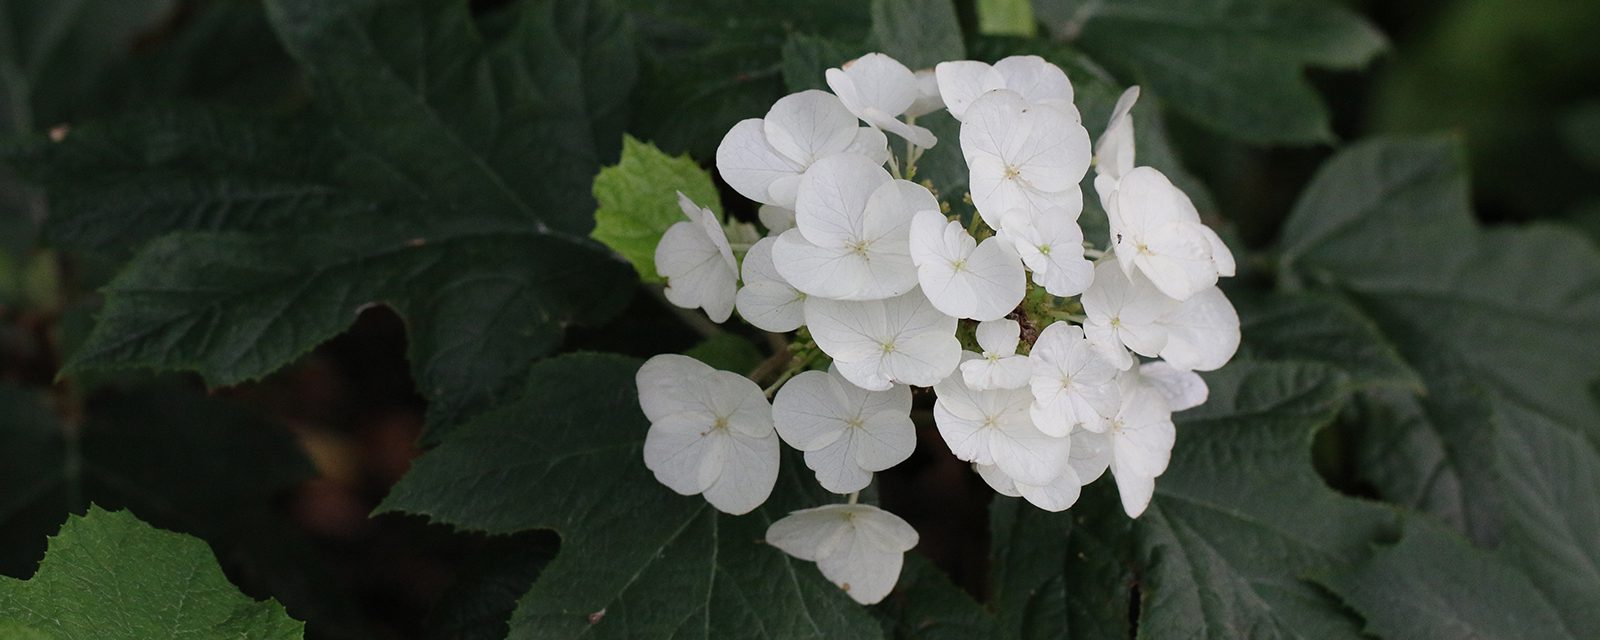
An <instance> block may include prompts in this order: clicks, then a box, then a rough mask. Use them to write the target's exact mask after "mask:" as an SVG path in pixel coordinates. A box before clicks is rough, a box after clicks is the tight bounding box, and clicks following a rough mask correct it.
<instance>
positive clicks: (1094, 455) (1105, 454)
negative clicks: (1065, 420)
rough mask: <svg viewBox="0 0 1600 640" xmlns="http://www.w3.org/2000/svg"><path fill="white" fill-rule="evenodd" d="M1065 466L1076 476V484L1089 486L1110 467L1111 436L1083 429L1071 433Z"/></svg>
mask: <svg viewBox="0 0 1600 640" xmlns="http://www.w3.org/2000/svg"><path fill="white" fill-rule="evenodd" d="M1067 464H1069V465H1071V466H1072V471H1073V473H1074V474H1076V475H1077V476H1078V482H1080V483H1082V484H1089V483H1091V482H1094V481H1095V479H1097V478H1099V477H1100V475H1101V474H1103V473H1105V472H1106V469H1107V468H1110V466H1111V436H1109V435H1107V434H1104V433H1095V432H1093V431H1088V430H1085V429H1078V430H1075V431H1073V432H1072V453H1071V455H1070V456H1069V457H1068V460H1067Z"/></svg>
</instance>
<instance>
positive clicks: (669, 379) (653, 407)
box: [636, 354, 778, 515]
mask: <svg viewBox="0 0 1600 640" xmlns="http://www.w3.org/2000/svg"><path fill="white" fill-rule="evenodd" d="M636 382H637V383H638V386H639V406H640V408H642V409H643V410H644V414H645V417H647V418H649V419H650V431H649V433H647V434H645V439H644V465H645V467H646V468H648V469H650V471H652V472H654V473H655V476H656V480H659V481H660V482H661V484H664V485H667V487H668V488H670V489H672V490H673V491H676V492H678V493H680V494H683V495H686V496H690V495H695V494H704V495H705V498H706V501H707V502H710V503H711V506H713V507H716V508H717V509H718V510H719V511H722V512H725V513H731V514H735V515H737V514H742V513H749V512H750V510H752V509H755V508H756V507H758V506H761V503H763V502H766V500H767V496H768V495H770V494H771V493H772V486H773V484H775V483H776V482H777V480H778V436H777V433H776V432H774V431H773V427H772V407H771V406H770V405H768V404H767V396H766V394H764V393H762V392H761V387H758V386H756V384H755V383H754V382H751V381H750V380H749V379H748V378H745V377H744V376H741V375H738V374H735V373H730V372H727V371H718V370H716V369H712V368H711V367H708V366H706V365H705V364H704V363H702V362H700V361H699V360H695V359H694V358H690V357H687V356H681V355H675V354H663V355H658V356H655V357H653V358H651V359H649V360H647V361H646V362H645V363H644V366H642V367H640V368H639V373H638V374H637V376H636Z"/></svg>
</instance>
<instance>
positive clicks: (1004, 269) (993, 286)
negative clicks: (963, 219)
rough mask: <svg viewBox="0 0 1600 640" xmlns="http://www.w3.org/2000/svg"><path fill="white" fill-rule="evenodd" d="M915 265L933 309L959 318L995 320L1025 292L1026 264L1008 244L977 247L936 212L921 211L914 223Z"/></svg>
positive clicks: (989, 241)
mask: <svg viewBox="0 0 1600 640" xmlns="http://www.w3.org/2000/svg"><path fill="white" fill-rule="evenodd" d="M911 261H912V262H913V263H915V264H916V265H917V281H918V282H920V283H921V284H922V291H923V293H925V294H927V296H928V299H929V300H931V301H933V306H934V307H937V308H938V309H939V311H941V312H944V313H946V314H949V315H952V316H955V317H957V318H972V319H974V320H997V319H999V318H1001V317H1004V316H1005V315H1006V314H1007V313H1010V312H1011V310H1012V309H1015V308H1016V306H1017V303H1019V302H1022V296H1023V294H1024V293H1026V292H1027V287H1028V280H1027V274H1025V273H1024V272H1023V270H1022V261H1021V260H1020V259H1018V258H1017V256H1016V254H1015V253H1012V252H1011V250H1010V248H1009V247H1007V246H1006V244H1005V242H1004V241H1002V240H1000V239H999V238H988V239H986V240H984V241H983V242H982V243H979V242H978V241H976V240H973V239H972V236H971V235H969V234H968V233H967V232H966V230H965V229H962V228H961V223H960V222H955V221H951V220H946V219H945V217H944V215H942V214H940V213H939V212H937V211H923V212H921V213H918V214H917V217H916V218H914V219H913V220H912V221H911Z"/></svg>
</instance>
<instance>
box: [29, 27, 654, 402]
mask: <svg viewBox="0 0 1600 640" xmlns="http://www.w3.org/2000/svg"><path fill="white" fill-rule="evenodd" d="M268 8H269V10H270V11H269V13H270V15H271V17H272V19H273V24H274V26H275V28H276V29H277V31H278V33H279V35H280V36H281V37H282V39H283V40H284V42H285V44H286V45H287V46H288V48H289V50H290V52H291V53H292V54H293V55H294V57H295V58H296V59H297V60H298V61H299V62H300V63H301V65H302V66H303V67H304V68H305V70H306V72H307V73H308V75H309V76H310V77H311V79H312V84H313V89H314V91H315V93H316V95H315V100H314V101H313V104H314V105H315V106H317V107H319V108H320V110H321V111H322V112H323V114H324V117H323V118H321V119H314V120H309V121H307V122H304V123H287V124H282V125H280V124H278V123H262V122H253V121H240V120H239V119H238V118H226V117H211V118H199V119H185V118H181V117H165V118H147V119H145V120H144V121H143V122H142V124H140V125H138V126H127V127H120V128H113V131H112V132H111V133H106V134H102V135H99V136H93V137H88V139H86V140H84V141H83V142H82V143H81V144H83V145H85V147H84V148H83V149H82V150H81V151H80V152H77V153H70V152H66V151H63V152H61V153H62V155H64V156H66V157H68V158H69V159H72V158H90V159H93V160H94V161H95V162H79V161H70V162H62V163H60V164H59V165H58V166H59V167H60V170H59V172H56V171H50V173H51V175H49V176H48V177H47V178H46V179H45V182H47V183H48V184H50V185H51V187H52V188H51V192H52V195H55V194H61V193H65V192H70V191H71V190H72V189H73V188H75V187H76V186H78V185H81V184H84V183H88V184H91V185H96V189H99V191H98V192H97V195H96V196H94V197H93V200H92V201H88V202H84V203H82V206H68V207H66V208H65V209H63V210H62V211H60V212H57V213H56V214H55V215H56V217H57V218H58V220H57V221H55V222H52V225H53V227H54V228H56V229H57V230H62V235H64V236H67V237H70V238H72V239H74V240H75V241H76V242H78V243H81V244H86V245H92V246H98V245H105V244H110V243H112V241H113V239H120V238H123V237H124V236H123V233H124V231H125V230H127V229H130V228H131V229H134V230H135V233H134V234H133V235H134V236H135V237H139V236H143V235H149V236H154V235H157V234H168V233H169V232H173V231H183V232H185V233H180V234H172V235H163V236H162V237H160V238H159V239H158V240H156V241H154V242H152V243H151V244H150V245H148V246H147V247H146V248H145V250H144V251H143V252H141V253H140V254H139V255H138V256H137V257H136V258H135V259H134V261H133V262H132V263H131V264H130V265H129V266H128V267H127V269H126V270H125V271H124V273H122V274H121V275H120V276H119V277H118V278H116V279H115V280H114V281H113V282H112V283H111V284H110V286H109V287H108V288H107V290H106V306H105V309H104V311H103V312H102V314H101V317H100V321H99V323H98V325H97V326H96V329H95V331H94V332H93V333H92V334H91V335H90V337H89V339H88V340H87V342H86V343H85V344H84V345H83V346H82V347H81V348H80V349H79V350H78V351H77V352H75V353H74V354H73V356H72V357H71V359H70V360H69V362H68V365H67V367H66V371H67V372H68V373H72V372H75V371H81V370H87V369H108V368H129V367H141V368H150V369H157V370H192V371H197V372H199V373H201V374H202V375H203V376H205V378H206V379H207V381H208V382H209V383H211V384H214V385H229V384H236V383H239V382H243V381H246V380H252V379H256V378H260V377H262V376H264V375H266V374H269V373H271V372H273V371H276V370H277V369H279V368H282V367H283V366H285V365H287V364H289V363H290V362H292V361H293V360H294V359H295V358H297V357H299V356H301V355H303V354H305V353H306V352H308V351H309V350H310V349H312V348H313V347H315V346H316V345H317V344H319V343H320V342H322V341H324V340H327V339H328V338H330V337H332V336H334V335H336V334H337V333H338V332H340V331H342V330H344V328H345V327H347V326H349V324H350V322H351V320H352V319H353V318H354V317H355V316H356V314H357V313H358V312H360V311H361V310H362V309H364V308H366V307H368V306H370V305H373V304H380V303H381V304H388V305H390V306H393V307H394V308H395V309H396V310H397V311H399V312H400V313H401V314H402V315H403V316H405V318H406V321H407V322H408V326H410V327H411V329H412V332H411V334H410V356H411V358H410V359H411V362H412V367H413V370H412V374H413V378H414V379H415V380H416V381H417V383H418V386H419V390H420V391H421V393H422V395H423V396H424V397H425V398H427V399H428V400H429V421H430V425H432V426H434V427H448V426H450V425H453V424H457V423H459V422H460V421H462V420H463V419H465V418H466V417H467V416H470V415H472V414H475V413H477V412H479V411H481V410H482V409H483V408H484V407H486V406H489V405H491V404H493V403H495V402H497V401H499V400H501V399H503V397H504V395H505V394H507V393H509V392H511V391H512V390H513V389H515V388H516V387H517V386H518V381H519V380H520V377H521V376H522V375H524V374H525V373H526V371H527V365H528V364H529V363H530V362H531V361H532V360H534V359H536V358H538V357H540V356H542V355H544V354H545V353H548V352H549V351H550V350H552V349H553V348H555V347H556V346H557V345H558V344H559V342H560V340H561V338H562V334H563V329H564V328H565V327H566V326H568V325H571V324H575V323H580V322H603V321H605V320H606V319H608V318H610V317H611V316H613V315H614V314H616V313H617V312H618V311H620V309H622V308H623V307H624V306H625V305H626V303H627V297H628V296H629V295H631V293H632V291H633V287H632V286H630V284H629V283H631V282H633V278H632V277H631V276H630V275H629V274H628V269H627V268H626V267H623V266H622V265H621V264H620V263H618V262H617V261H614V260H612V259H611V258H610V257H609V256H608V255H606V252H605V251H604V250H603V248H602V246H601V245H599V244H598V243H596V242H594V241H593V240H591V239H589V238H588V234H589V233H590V231H591V230H592V228H593V227H592V224H593V223H592V217H591V216H592V213H593V210H594V200H593V199H592V197H591V195H590V187H591V185H592V182H593V178H594V174H595V173H596V172H597V171H598V170H599V166H600V163H601V162H602V161H605V160H608V159H610V158H612V157H613V154H614V153H615V151H614V150H615V149H616V146H617V144H618V142H619V141H620V138H621V126H622V123H623V120H624V119H625V118H626V115H627V114H626V112H625V111H624V110H623V109H625V107H626V105H627V104H629V102H630V101H629V100H628V99H627V96H628V93H627V92H628V89H629V87H631V84H632V82H633V76H634V72H633V64H634V60H635V53H634V50H633V47H632V38H631V35H630V34H631V31H630V30H629V29H628V27H627V21H626V20H625V19H624V16H623V15H622V14H621V13H620V12H618V11H616V10H614V9H612V8H611V5H610V4H609V3H607V2H604V1H601V0H594V1H592V2H564V3H554V2H544V1H534V0H527V1H523V2H519V3H515V4H513V5H510V6H508V7H505V8H503V9H500V10H498V11H492V12H487V13H485V14H484V15H482V16H474V14H473V13H472V11H471V10H470V7H469V6H468V4H467V3H466V2H464V1H459V2H443V3H439V2H425V1H422V0H404V1H397V2H386V3H364V2H355V1H353V0H344V1H341V2H311V1H308V0H279V1H276V2H272V3H270V4H269V5H268ZM418 38H425V39H426V41H427V42H429V43H430V44H429V46H428V47H425V48H424V49H423V50H422V55H414V54H416V53H417V50H415V48H414V46H415V42H417V41H418V40H417V39H418ZM285 130H287V131H288V132H289V133H291V134H299V135H298V137H297V136H295V135H290V136H287V137H280V136H279V135H278V134H280V133H282V132H284V131H285ZM306 139H310V140H311V142H312V144H304V141H305V140H306ZM68 144H77V143H75V142H74V141H73V139H72V138H71V137H69V141H68ZM108 148H109V149H119V150H121V151H120V152H118V153H102V152H100V151H103V150H105V149H108ZM97 172H100V173H97ZM96 175H107V176H111V178H108V179H105V180H101V179H99V178H97V177H95V176H96ZM122 177H132V179H131V180H127V181H123V180H119V178H122ZM119 194H125V195H128V196H129V197H113V196H116V195H119ZM66 197H67V200H68V202H69V204H73V202H72V197H71V196H66ZM89 197H90V196H85V198H89ZM575 274H582V276H583V277H574V275H575ZM207 333H209V334H210V335H204V334H207ZM202 336H203V337H202Z"/></svg>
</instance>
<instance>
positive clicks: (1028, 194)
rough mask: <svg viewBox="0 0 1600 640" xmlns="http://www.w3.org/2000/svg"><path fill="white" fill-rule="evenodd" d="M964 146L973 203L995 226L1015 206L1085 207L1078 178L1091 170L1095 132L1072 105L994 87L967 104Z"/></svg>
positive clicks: (1032, 209)
mask: <svg viewBox="0 0 1600 640" xmlns="http://www.w3.org/2000/svg"><path fill="white" fill-rule="evenodd" d="M961 152H962V154H963V155H965V156H966V159H967V167H968V175H969V181H970V183H971V185H972V203H973V205H974V206H976V207H977V208H978V214H979V215H981V216H983V221H984V222H985V223H987V224H988V225H989V226H990V227H993V228H995V229H1002V228H1003V227H1002V225H1001V223H1002V219H1001V217H1002V216H1004V215H1005V214H1006V212H1008V211H1011V210H1012V209H1022V210H1023V211H1027V212H1030V213H1031V212H1037V211H1044V210H1046V209H1052V208H1066V209H1074V208H1076V209H1081V208H1082V207H1083V192H1082V190H1080V189H1079V188H1078V182H1079V181H1080V180H1082V179H1083V176H1084V174H1085V173H1087V172H1088V170H1089V160H1090V155H1089V134H1088V132H1086V131H1085V130H1084V128H1083V125H1081V124H1078V122H1077V120H1076V119H1075V118H1074V117H1073V116H1072V115H1071V114H1069V113H1068V112H1066V111H1063V110H1061V109H1057V108H1054V107H1051V106H1048V105H1043V104H1030V103H1029V102H1028V101H1027V100H1026V99H1024V98H1023V97H1022V96H1021V95H1019V94H1017V93H1015V92H1013V91H1008V90H1005V89H998V90H995V91H990V92H988V93H985V94H983V95H982V96H980V97H979V98H978V99H977V100H974V101H973V102H972V104H971V106H969V107H968V108H967V113H966V119H965V121H963V122H962V123H961Z"/></svg>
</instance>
